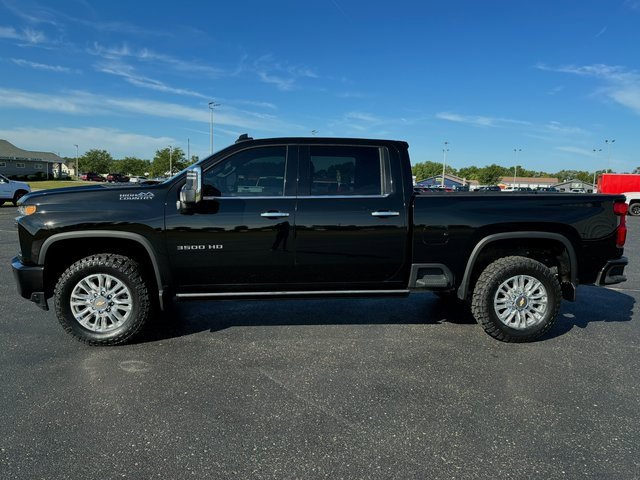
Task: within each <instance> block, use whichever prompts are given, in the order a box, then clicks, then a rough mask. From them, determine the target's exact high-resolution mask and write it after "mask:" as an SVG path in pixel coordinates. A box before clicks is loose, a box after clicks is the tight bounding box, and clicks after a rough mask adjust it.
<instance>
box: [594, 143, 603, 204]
mask: <svg viewBox="0 0 640 480" xmlns="http://www.w3.org/2000/svg"><path fill="white" fill-rule="evenodd" d="M601 151H602V149H601V148H594V149H593V153H594V154H595V156H596V164H597V163H598V160H597V159H598V152H601ZM597 174H598V170H595V171H594V172H593V193H597V190H598V189H597V188H596V175H597Z"/></svg>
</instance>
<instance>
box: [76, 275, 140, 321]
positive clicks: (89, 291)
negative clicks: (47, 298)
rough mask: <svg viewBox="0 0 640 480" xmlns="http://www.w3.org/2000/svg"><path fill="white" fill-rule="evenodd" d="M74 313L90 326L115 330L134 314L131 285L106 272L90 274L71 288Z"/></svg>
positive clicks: (77, 318) (79, 319) (78, 318)
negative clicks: (128, 285)
mask: <svg viewBox="0 0 640 480" xmlns="http://www.w3.org/2000/svg"><path fill="white" fill-rule="evenodd" d="M70 305H71V313H72V314H73V316H74V318H75V319H76V320H77V321H78V323H80V325H82V326H83V327H84V328H86V329H87V330H91V331H92V332H96V333H107V332H111V331H113V330H115V329H117V328H119V327H121V326H122V324H124V323H125V322H126V321H127V320H128V319H129V317H130V316H131V309H132V308H133V299H132V296H131V291H130V290H129V288H128V287H127V286H126V285H125V284H124V283H123V282H121V281H120V280H118V279H117V278H116V277H114V276H111V275H107V274H105V273H96V274H93V275H88V276H86V277H84V278H83V279H82V280H80V281H79V282H78V283H77V284H76V286H75V287H73V290H72V291H71V299H70Z"/></svg>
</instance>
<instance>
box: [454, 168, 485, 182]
mask: <svg viewBox="0 0 640 480" xmlns="http://www.w3.org/2000/svg"><path fill="white" fill-rule="evenodd" d="M479 174H480V169H479V168H478V167H476V166H471V167H462V168H461V169H460V170H458V176H459V177H460V178H466V179H467V180H478V175H479Z"/></svg>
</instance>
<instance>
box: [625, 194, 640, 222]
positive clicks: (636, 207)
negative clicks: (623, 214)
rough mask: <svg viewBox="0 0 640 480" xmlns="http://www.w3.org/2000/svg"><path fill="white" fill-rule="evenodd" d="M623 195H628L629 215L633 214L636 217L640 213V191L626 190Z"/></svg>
mask: <svg viewBox="0 0 640 480" xmlns="http://www.w3.org/2000/svg"><path fill="white" fill-rule="evenodd" d="M622 195H624V196H625V197H627V203H628V204H629V215H633V216H634V217H637V216H638V215H640V192H624V193H623V194H622Z"/></svg>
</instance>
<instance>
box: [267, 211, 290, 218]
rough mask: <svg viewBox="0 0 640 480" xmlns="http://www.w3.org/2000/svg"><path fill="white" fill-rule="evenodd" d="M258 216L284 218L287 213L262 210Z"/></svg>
mask: <svg viewBox="0 0 640 480" xmlns="http://www.w3.org/2000/svg"><path fill="white" fill-rule="evenodd" d="M260 216H261V217H264V218H284V217H288V216H289V214H288V213H287V212H262V213H261V214H260Z"/></svg>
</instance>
